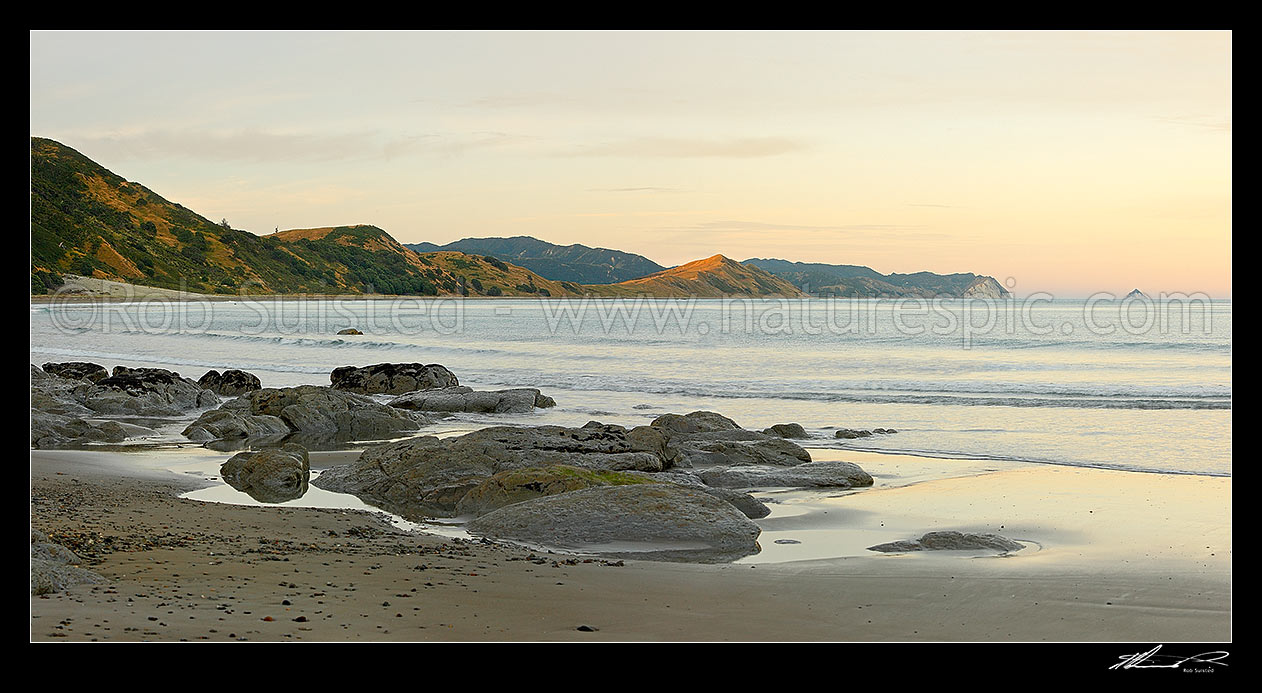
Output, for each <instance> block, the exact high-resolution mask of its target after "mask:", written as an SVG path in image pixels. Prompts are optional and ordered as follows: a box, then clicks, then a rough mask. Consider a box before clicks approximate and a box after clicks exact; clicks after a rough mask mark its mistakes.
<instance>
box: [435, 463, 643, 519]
mask: <svg viewBox="0 0 1262 693" xmlns="http://www.w3.org/2000/svg"><path fill="white" fill-rule="evenodd" d="M651 476H652V475H651V474H643V473H635V472H612V471H603V470H593V469H583V468H581V467H571V466H569V465H565V464H555V465H551V466H549V467H527V468H525V469H512V470H508V471H504V472H499V473H498V474H494V475H492V476H491V477H489V478H488V479H486V480H485V481H483V482H482V483H481V484H479V485H477V486H476V487H474V488H472V489H470V490H469V492H468V493H466V494H465V495H464V497H462V498H461V499H460V501H459V502H458V503H456V513H457V514H460V515H485V514H486V513H489V512H491V511H492V510H497V509H499V508H502V507H504V506H506V505H512V504H513V503H520V502H522V501H527V500H530V499H532V498H539V497H541V496H554V495H556V494H558V493H568V492H570V491H577V490H579V489H583V488H591V487H592V486H620V485H626V484H647V483H652V481H651V480H650V477H651Z"/></svg>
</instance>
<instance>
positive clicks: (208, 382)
mask: <svg viewBox="0 0 1262 693" xmlns="http://www.w3.org/2000/svg"><path fill="white" fill-rule="evenodd" d="M197 384H198V385H200V386H202V387H203V388H205V389H207V390H211V391H212V392H215V393H217V394H220V395H223V396H224V397H236V396H238V395H244V394H245V393H247V392H253V391H255V390H260V389H262V388H263V384H262V383H261V382H259V379H258V376H256V375H254V374H253V373H247V372H245V371H239V370H236V369H230V370H226V371H224V372H223V373H220V372H219V371H206V375H203V376H202V377H201V378H198V380H197Z"/></svg>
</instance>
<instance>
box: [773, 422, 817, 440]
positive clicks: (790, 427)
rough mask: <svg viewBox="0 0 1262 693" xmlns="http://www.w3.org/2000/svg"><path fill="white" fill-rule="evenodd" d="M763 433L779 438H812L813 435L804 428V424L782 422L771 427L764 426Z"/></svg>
mask: <svg viewBox="0 0 1262 693" xmlns="http://www.w3.org/2000/svg"><path fill="white" fill-rule="evenodd" d="M762 432H763V433H765V434H767V435H769V436H777V437H779V438H810V437H811V436H810V435H809V434H808V433H807V432H806V429H805V428H802V424H797V423H782V424H776V425H774V426H772V427H771V428H764V429H763V430H762Z"/></svg>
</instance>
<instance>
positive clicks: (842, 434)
mask: <svg viewBox="0 0 1262 693" xmlns="http://www.w3.org/2000/svg"><path fill="white" fill-rule="evenodd" d="M871 435H872V431H861V430H858V429H853V428H841V429H838V430H837V432H836V433H834V434H833V437H834V438H867V437H868V436H871Z"/></svg>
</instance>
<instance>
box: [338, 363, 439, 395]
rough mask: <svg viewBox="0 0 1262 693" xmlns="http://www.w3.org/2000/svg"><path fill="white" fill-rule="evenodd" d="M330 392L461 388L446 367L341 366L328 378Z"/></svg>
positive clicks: (393, 364) (431, 365)
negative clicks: (330, 387)
mask: <svg viewBox="0 0 1262 693" xmlns="http://www.w3.org/2000/svg"><path fill="white" fill-rule="evenodd" d="M329 378H330V379H331V380H332V384H333V388H334V389H337V390H345V391H347V392H357V393H360V394H366V395H376V394H387V395H400V394H403V393H404V392H413V391H415V390H437V389H443V388H448V387H455V386H457V385H459V384H460V381H459V380H458V379H457V378H456V375H455V374H454V373H452V372H451V371H449V370H447V368H446V367H444V366H440V365H438V364H436V363H434V364H429V365H425V364H421V363H378V364H375V365H372V366H342V367H341V368H335V369H333V373H332V374H331V375H330V376H329Z"/></svg>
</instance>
